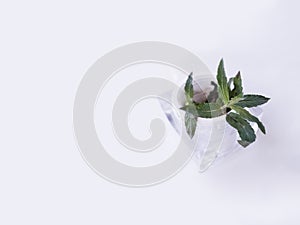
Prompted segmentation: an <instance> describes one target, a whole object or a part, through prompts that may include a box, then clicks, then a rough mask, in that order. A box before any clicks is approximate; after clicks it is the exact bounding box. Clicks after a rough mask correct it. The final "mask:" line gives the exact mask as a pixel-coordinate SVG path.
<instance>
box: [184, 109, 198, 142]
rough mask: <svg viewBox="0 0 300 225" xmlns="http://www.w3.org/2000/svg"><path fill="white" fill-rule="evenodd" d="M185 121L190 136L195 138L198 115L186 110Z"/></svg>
mask: <svg viewBox="0 0 300 225" xmlns="http://www.w3.org/2000/svg"><path fill="white" fill-rule="evenodd" d="M184 122H185V128H186V132H187V133H188V135H189V136H190V138H193V137H194V135H195V131H196V128H197V117H196V116H194V115H193V114H191V113H189V112H186V113H185V117H184Z"/></svg>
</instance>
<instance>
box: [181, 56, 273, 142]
mask: <svg viewBox="0 0 300 225" xmlns="http://www.w3.org/2000/svg"><path fill="white" fill-rule="evenodd" d="M217 82H218V83H217V84H216V83H215V82H213V81H212V82H211V84H212V85H213V86H214V89H213V90H212V91H211V92H210V93H209V94H208V95H207V97H206V100H205V101H204V102H196V101H194V100H193V98H194V87H193V73H191V74H190V75H189V76H188V79H187V81H186V83H185V86H184V91H185V98H186V103H185V105H184V106H183V107H181V108H180V109H181V110H184V111H185V127H186V132H187V133H188V135H189V136H190V137H191V138H193V136H194V135H195V131H196V127H197V119H198V117H202V118H214V117H218V116H222V115H225V114H226V121H227V122H228V124H229V125H231V126H232V127H233V128H235V129H236V130H237V132H238V133H239V136H240V140H238V143H239V144H240V145H242V146H243V147H247V146H248V145H249V144H251V143H253V142H254V141H255V139H256V135H255V132H254V130H253V128H252V127H251V125H250V123H249V122H255V123H257V125H258V127H259V129H260V130H261V131H262V132H263V133H264V134H266V129H265V127H264V125H263V124H262V122H261V121H260V120H259V119H258V118H257V117H255V116H253V115H252V114H251V113H250V112H249V111H248V110H247V108H251V107H256V106H258V105H262V104H265V103H266V102H268V101H269V100H270V98H267V97H265V96H262V95H254V94H244V93H243V86H242V78H241V73H240V72H238V73H237V75H236V76H235V77H232V78H230V79H229V80H228V79H227V77H226V73H225V69H224V61H223V59H221V61H220V63H219V66H218V71H217Z"/></svg>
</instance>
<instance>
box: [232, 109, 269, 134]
mask: <svg viewBox="0 0 300 225" xmlns="http://www.w3.org/2000/svg"><path fill="white" fill-rule="evenodd" d="M231 108H232V109H233V110H234V111H236V112H237V113H238V114H240V115H241V117H243V118H244V119H246V120H248V121H251V122H254V123H257V125H258V127H259V129H260V130H261V132H263V133H264V134H266V129H265V127H264V125H263V124H262V122H260V120H259V119H258V118H257V117H255V116H253V115H252V114H251V113H249V112H248V111H247V110H246V109H244V108H242V107H241V106H237V105H232V106H231Z"/></svg>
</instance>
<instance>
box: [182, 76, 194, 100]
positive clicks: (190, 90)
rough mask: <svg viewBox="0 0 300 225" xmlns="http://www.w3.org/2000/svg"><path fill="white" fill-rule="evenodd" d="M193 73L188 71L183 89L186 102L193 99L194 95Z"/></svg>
mask: <svg viewBox="0 0 300 225" xmlns="http://www.w3.org/2000/svg"><path fill="white" fill-rule="evenodd" d="M192 76H193V73H190V75H189V77H188V79H187V80H186V83H185V86H184V91H185V97H186V100H187V101H188V102H192V101H193V97H194V87H193V77H192Z"/></svg>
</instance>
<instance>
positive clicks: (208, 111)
mask: <svg viewBox="0 0 300 225" xmlns="http://www.w3.org/2000/svg"><path fill="white" fill-rule="evenodd" d="M180 109H181V110H184V111H186V112H189V113H191V114H193V115H194V116H197V117H202V118H214V117H218V116H221V115H224V114H226V108H224V107H222V105H220V104H217V103H206V102H205V103H198V104H189V105H186V106H183V107H182V108H180Z"/></svg>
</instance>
